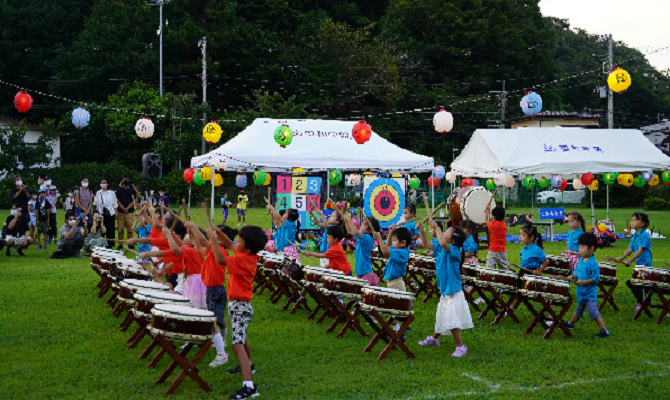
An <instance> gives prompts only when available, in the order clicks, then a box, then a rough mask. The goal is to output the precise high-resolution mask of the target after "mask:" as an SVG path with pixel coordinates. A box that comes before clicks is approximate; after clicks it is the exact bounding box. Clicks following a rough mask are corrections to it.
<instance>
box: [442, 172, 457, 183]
mask: <svg viewBox="0 0 670 400" xmlns="http://www.w3.org/2000/svg"><path fill="white" fill-rule="evenodd" d="M444 179H446V180H447V182H449V183H454V182H456V174H454V173H453V172H448V173H447V174H446V175H445V176H444Z"/></svg>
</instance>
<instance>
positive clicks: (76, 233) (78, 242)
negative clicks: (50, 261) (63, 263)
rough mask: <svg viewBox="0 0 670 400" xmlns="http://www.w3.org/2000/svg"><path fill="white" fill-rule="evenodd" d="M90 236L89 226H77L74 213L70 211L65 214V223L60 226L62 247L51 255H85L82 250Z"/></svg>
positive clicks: (59, 256) (66, 256)
mask: <svg viewBox="0 0 670 400" xmlns="http://www.w3.org/2000/svg"><path fill="white" fill-rule="evenodd" d="M87 236H88V227H87V226H85V225H84V227H83V228H82V227H79V226H77V221H75V219H74V214H73V213H72V212H71V211H68V212H67V213H66V214H65V223H64V224H63V226H61V228H60V248H59V250H58V251H57V252H54V254H52V255H51V258H68V257H77V258H81V257H84V256H83V255H82V254H81V253H80V251H81V248H82V247H84V241H85V239H86V237H87Z"/></svg>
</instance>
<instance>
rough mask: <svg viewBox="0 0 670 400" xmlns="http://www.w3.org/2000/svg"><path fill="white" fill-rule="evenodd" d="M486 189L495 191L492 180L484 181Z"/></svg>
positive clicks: (494, 184) (494, 183)
mask: <svg viewBox="0 0 670 400" xmlns="http://www.w3.org/2000/svg"><path fill="white" fill-rule="evenodd" d="M486 189H488V190H496V182H495V181H494V180H493V179H490V178H489V179H487V180H486Z"/></svg>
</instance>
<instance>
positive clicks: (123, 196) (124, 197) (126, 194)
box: [116, 174, 139, 250]
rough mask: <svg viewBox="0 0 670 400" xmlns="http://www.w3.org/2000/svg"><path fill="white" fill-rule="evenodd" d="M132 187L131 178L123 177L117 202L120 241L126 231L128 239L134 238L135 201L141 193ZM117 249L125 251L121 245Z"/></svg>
mask: <svg viewBox="0 0 670 400" xmlns="http://www.w3.org/2000/svg"><path fill="white" fill-rule="evenodd" d="M131 186H132V185H131V183H130V177H129V176H128V175H127V174H126V175H123V176H122V177H121V183H119V187H118V188H116V202H117V203H118V207H117V209H116V211H117V217H116V221H117V223H116V224H117V226H118V228H119V240H123V238H124V236H125V235H124V231H128V239H132V238H133V230H134V228H135V227H134V226H133V225H134V224H133V223H134V216H135V199H136V198H137V196H139V193H137V192H136V191H135V189H134V188H132V187H131ZM117 249H118V250H121V249H123V245H122V244H121V243H119V246H118V247H117Z"/></svg>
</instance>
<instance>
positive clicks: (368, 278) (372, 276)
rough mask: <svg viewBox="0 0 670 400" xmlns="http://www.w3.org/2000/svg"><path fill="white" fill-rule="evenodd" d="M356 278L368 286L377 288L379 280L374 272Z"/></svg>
mask: <svg viewBox="0 0 670 400" xmlns="http://www.w3.org/2000/svg"><path fill="white" fill-rule="evenodd" d="M356 278H359V279H365V280H366V281H368V283H369V284H370V286H379V281H380V279H379V277H378V276H377V274H375V273H374V272H370V273H369V274H365V275H361V276H356Z"/></svg>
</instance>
